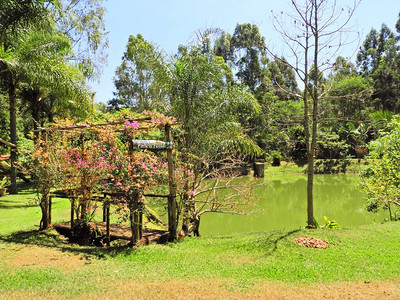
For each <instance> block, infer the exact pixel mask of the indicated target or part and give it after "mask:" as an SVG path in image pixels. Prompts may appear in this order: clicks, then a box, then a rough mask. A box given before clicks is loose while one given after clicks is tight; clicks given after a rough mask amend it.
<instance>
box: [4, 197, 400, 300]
mask: <svg viewBox="0 0 400 300" xmlns="http://www.w3.org/2000/svg"><path fill="white" fill-rule="evenodd" d="M33 198H34V194H33V193H31V192H29V191H28V190H25V191H24V192H22V193H21V194H19V195H16V196H12V195H8V196H6V197H2V198H0V214H1V216H2V217H1V218H0V295H1V292H4V293H7V295H10V297H11V296H14V295H17V296H18V295H19V296H18V297H19V298H25V297H28V296H29V297H30V296H33V297H37V298H41V297H42V296H46V297H54V298H58V297H61V298H76V297H86V296H87V297H89V296H90V297H92V296H93V295H104V294H105V293H107V291H108V290H109V289H110V286H111V287H113V286H114V287H115V285H116V284H120V283H124V282H131V281H133V282H136V283H138V284H139V285H140V284H141V283H142V284H143V283H149V282H159V283H161V282H163V283H165V282H170V281H178V282H186V281H196V282H199V284H200V285H202V284H205V283H204V282H210V281H211V282H214V283H215V282H218V283H219V285H220V286H221V288H222V289H224V290H225V289H226V290H232V289H233V290H239V291H245V292H248V291H252V290H254V289H256V287H257V286H260V285H263V284H265V283H268V282H274V283H276V282H281V283H284V284H288V285H290V286H291V285H298V284H306V285H310V284H315V283H321V284H330V283H332V282H333V283H334V282H343V281H345V282H346V281H357V282H358V281H366V282H370V281H376V280H380V281H382V280H396V279H398V278H400V262H399V257H400V247H399V245H400V235H399V232H400V223H396V222H392V223H383V224H370V225H367V226H361V227H357V228H342V229H337V230H322V229H318V230H312V231H309V230H305V229H304V230H292V231H271V232H260V233H253V234H237V235H236V234H232V235H229V236H214V237H206V238H188V237H186V239H185V240H184V241H183V242H179V243H171V244H167V245H150V246H142V247H139V248H137V249H129V248H115V247H114V248H108V249H107V248H94V247H78V246H75V245H70V244H69V243H68V242H67V241H66V240H65V239H64V238H62V237H60V236H59V235H58V234H57V233H56V232H54V231H48V232H45V233H38V232H37V231H36V230H37V228H38V222H39V220H40V210H39V208H38V207H37V205H36V204H34V203H33V202H32V200H33ZM68 207H69V202H68V201H67V200H65V199H56V200H55V203H54V211H53V216H54V219H55V220H62V219H66V220H67V219H68V215H69V210H68ZM221 226H224V225H223V224H221ZM299 236H312V237H316V238H320V239H325V240H327V241H328V242H329V247H328V248H327V249H325V250H319V249H310V248H305V247H300V246H298V245H297V244H296V241H295V240H296V237H299ZM122 285H123V284H122ZM71 287H73V288H71ZM146 291H147V292H146ZM146 291H145V293H149V292H148V290H146ZM117 294H118V293H117ZM117 294H115V295H117ZM85 295H86V296H85ZM156 296H157V293H155V298H157V297H156ZM0 298H1V296H0Z"/></svg>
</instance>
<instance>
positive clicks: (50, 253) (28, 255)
mask: <svg viewBox="0 0 400 300" xmlns="http://www.w3.org/2000/svg"><path fill="white" fill-rule="evenodd" d="M0 259H2V261H3V262H4V263H6V264H7V265H8V266H10V267H12V268H13V269H15V268H24V267H33V268H43V267H59V268H62V269H63V270H64V271H73V270H76V269H78V268H80V267H82V266H84V265H85V263H86V260H85V258H84V256H83V255H82V254H79V255H76V254H71V253H66V252H61V251H60V250H58V249H53V248H45V247H38V246H34V245H14V246H11V247H9V248H7V249H4V250H2V251H0Z"/></svg>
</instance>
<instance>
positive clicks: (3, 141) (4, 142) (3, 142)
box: [0, 139, 17, 148]
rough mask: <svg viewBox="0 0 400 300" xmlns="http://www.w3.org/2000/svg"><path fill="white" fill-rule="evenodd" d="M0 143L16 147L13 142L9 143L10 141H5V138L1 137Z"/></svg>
mask: <svg viewBox="0 0 400 300" xmlns="http://www.w3.org/2000/svg"><path fill="white" fill-rule="evenodd" d="M0 143H2V144H4V145H6V146H8V147H11V148H17V145H15V144H13V143H10V142H7V141H5V140H3V139H0Z"/></svg>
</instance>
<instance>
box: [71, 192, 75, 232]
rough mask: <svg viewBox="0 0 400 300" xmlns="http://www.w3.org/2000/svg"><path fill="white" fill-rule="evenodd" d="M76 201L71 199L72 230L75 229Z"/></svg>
mask: <svg viewBox="0 0 400 300" xmlns="http://www.w3.org/2000/svg"><path fill="white" fill-rule="evenodd" d="M74 214H75V199H74V198H72V199H71V230H72V228H73V227H74V217H75V216H74Z"/></svg>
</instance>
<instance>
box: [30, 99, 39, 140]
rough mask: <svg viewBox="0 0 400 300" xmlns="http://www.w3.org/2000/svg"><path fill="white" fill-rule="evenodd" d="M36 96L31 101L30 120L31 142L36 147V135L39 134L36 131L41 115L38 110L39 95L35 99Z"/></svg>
mask: <svg viewBox="0 0 400 300" xmlns="http://www.w3.org/2000/svg"><path fill="white" fill-rule="evenodd" d="M35 96H36V95H34V96H33V99H32V102H31V104H32V119H33V142H34V144H35V145H36V143H37V141H38V135H39V132H37V129H38V127H39V125H40V113H41V109H40V106H41V104H40V102H39V99H40V98H39V94H38V95H37V97H35Z"/></svg>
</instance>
